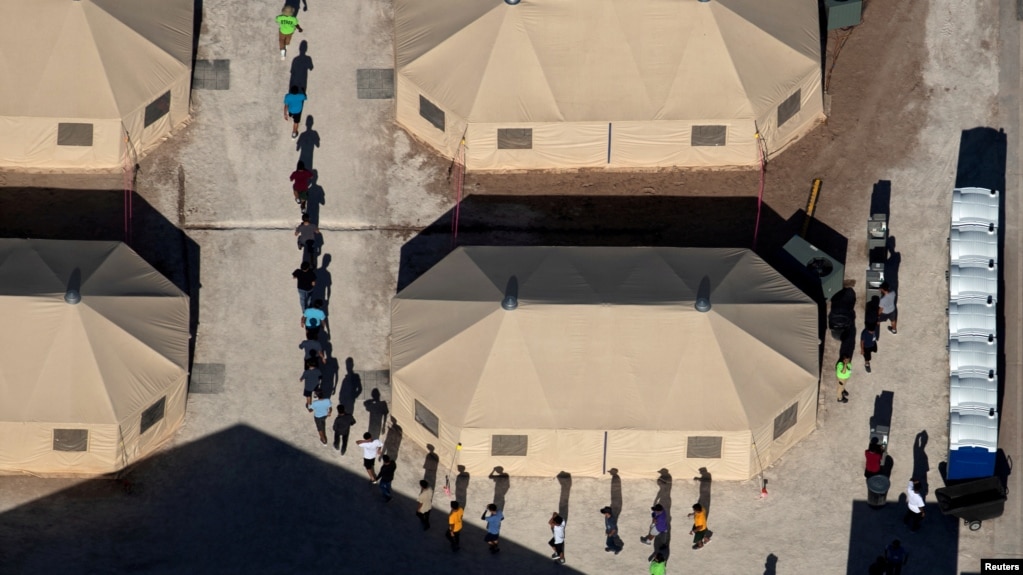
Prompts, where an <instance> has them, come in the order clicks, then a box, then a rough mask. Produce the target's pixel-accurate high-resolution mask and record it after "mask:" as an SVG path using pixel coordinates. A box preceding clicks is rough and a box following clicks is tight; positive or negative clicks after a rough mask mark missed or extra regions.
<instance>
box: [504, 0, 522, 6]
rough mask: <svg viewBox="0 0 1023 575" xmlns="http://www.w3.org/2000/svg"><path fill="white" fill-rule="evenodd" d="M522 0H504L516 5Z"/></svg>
mask: <svg viewBox="0 0 1023 575" xmlns="http://www.w3.org/2000/svg"><path fill="white" fill-rule="evenodd" d="M520 1H521V0H504V3H505V4H507V5H509V6H514V5H516V4H518V3H519V2H520Z"/></svg>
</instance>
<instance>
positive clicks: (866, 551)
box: [846, 480, 960, 575]
mask: <svg viewBox="0 0 1023 575" xmlns="http://www.w3.org/2000/svg"><path fill="white" fill-rule="evenodd" d="M905 488H906V485H905V483H904V482H901V481H898V480H896V481H894V482H893V485H892V489H891V492H890V493H889V501H888V503H887V505H885V506H883V507H881V508H879V509H875V508H873V507H871V506H869V505H867V502H866V501H863V500H857V501H853V502H852V521H851V522H850V528H849V557H848V562H847V569H846V573H848V574H849V575H862V574H865V573H867V572H868V571H869V567H870V564H871V563H873V562H874V560H875V559H877V557H878V556H879V555H883V554H884V548H885V546H886V545H888V544H889V543H891V542H892V540H893V539H898V540H900V541H901V542H902V545H903V547H905V548H906V551H908V552H909V557H910V564H909V565H908V566H907V569H909V570H907V571H905V572H906V573H910V572H912V573H927V574H928V575H955V574H956V573H957V572H958V571H957V570H956V563H957V561H958V555H959V523H960V522H959V520H957V519H956V518H954V517H949V516H944V515H942V514H941V511H940V510H939V509H938V505H937V504H935V503H934V502H933V501H930V502H928V504H927V507H926V517H925V518H924V520H923V524H922V526H921V528H920V531H918V532H916V533H910V532H909V528H908V527H906V526H905V525H904V524H903V523H902V517H903V515H905V513H906V503H905V499H906V497H905V495H902V496H901V497H899V499H898V501H897V502H896V501H892V498H891V494H892V493H899V492H900V490H905ZM863 492H864V494H866V492H867V487H866V485H864V487H863Z"/></svg>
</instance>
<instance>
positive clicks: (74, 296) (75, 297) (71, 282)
mask: <svg viewBox="0 0 1023 575" xmlns="http://www.w3.org/2000/svg"><path fill="white" fill-rule="evenodd" d="M81 287H82V270H81V268H75V269H74V270H72V271H71V277H69V278H68V280H67V291H65V292H64V301H66V302H67V303H69V304H71V305H74V304H76V303H78V302H80V301H82V292H81V291H79V290H80V289H81Z"/></svg>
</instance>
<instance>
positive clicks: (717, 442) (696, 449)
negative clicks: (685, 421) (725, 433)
mask: <svg viewBox="0 0 1023 575" xmlns="http://www.w3.org/2000/svg"><path fill="white" fill-rule="evenodd" d="M686 458H687V459H721V438H720V437H709V436H690V437H687V438H686Z"/></svg>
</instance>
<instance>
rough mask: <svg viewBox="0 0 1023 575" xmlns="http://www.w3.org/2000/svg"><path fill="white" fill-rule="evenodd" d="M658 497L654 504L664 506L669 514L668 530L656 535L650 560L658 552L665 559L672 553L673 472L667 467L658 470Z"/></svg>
mask: <svg viewBox="0 0 1023 575" xmlns="http://www.w3.org/2000/svg"><path fill="white" fill-rule="evenodd" d="M657 473H658V476H657V497H655V498H654V502H653V505H657V504H658V503H660V504H661V506H662V507H664V513H665V514H666V515H667V516H668V531H667V532H665V533H661V534H659V535H658V536H657V537H654V544H653V548H654V549H653V551H651V552H650V557H649V558H647V560H648V561H653V559H654V556H655V555H657V553H660V554H661V555H664V557H665V559H667V558H668V556H669V555H670V554H671V550H670V546H671V484H672V477H671V473H670V472H668V470H667V469H664V468H661V470H660V471H658V472H657Z"/></svg>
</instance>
